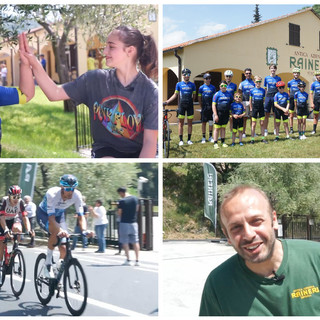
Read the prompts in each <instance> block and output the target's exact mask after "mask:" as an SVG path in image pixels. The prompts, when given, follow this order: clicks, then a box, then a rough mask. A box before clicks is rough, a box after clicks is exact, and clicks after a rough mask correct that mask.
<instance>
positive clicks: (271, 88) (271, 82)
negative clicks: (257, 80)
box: [264, 76, 281, 96]
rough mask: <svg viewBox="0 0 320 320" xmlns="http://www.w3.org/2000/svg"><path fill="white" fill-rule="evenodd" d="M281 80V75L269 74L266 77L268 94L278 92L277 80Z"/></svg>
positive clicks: (271, 94) (265, 82)
mask: <svg viewBox="0 0 320 320" xmlns="http://www.w3.org/2000/svg"><path fill="white" fill-rule="evenodd" d="M278 81H281V78H280V77H279V76H274V77H272V76H267V77H265V78H264V87H265V89H266V91H267V96H274V95H275V94H276V93H277V92H278V89H277V86H276V84H277V82H278Z"/></svg>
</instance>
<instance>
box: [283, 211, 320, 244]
mask: <svg viewBox="0 0 320 320" xmlns="http://www.w3.org/2000/svg"><path fill="white" fill-rule="evenodd" d="M281 225H282V237H283V238H287V239H288V238H291V239H306V240H316V241H319V240H320V219H319V218H317V217H311V216H302V215H295V216H286V215H284V216H282V217H281Z"/></svg>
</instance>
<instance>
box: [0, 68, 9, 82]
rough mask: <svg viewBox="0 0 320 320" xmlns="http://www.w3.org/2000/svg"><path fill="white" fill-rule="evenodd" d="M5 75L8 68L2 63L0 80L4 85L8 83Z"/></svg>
mask: <svg viewBox="0 0 320 320" xmlns="http://www.w3.org/2000/svg"><path fill="white" fill-rule="evenodd" d="M7 75H8V69H7V66H6V64H5V63H3V64H2V65H1V81H2V85H3V86H4V87H6V86H7V85H8V82H7Z"/></svg>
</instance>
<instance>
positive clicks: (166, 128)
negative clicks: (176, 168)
mask: <svg viewBox="0 0 320 320" xmlns="http://www.w3.org/2000/svg"><path fill="white" fill-rule="evenodd" d="M173 111H175V112H177V115H178V110H177V109H172V110H171V109H163V128H162V136H163V157H164V158H169V152H170V140H171V138H170V135H171V132H172V131H171V129H170V124H169V119H170V117H171V116H172V115H171V114H170V112H173Z"/></svg>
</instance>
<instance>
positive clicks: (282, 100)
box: [274, 92, 289, 108]
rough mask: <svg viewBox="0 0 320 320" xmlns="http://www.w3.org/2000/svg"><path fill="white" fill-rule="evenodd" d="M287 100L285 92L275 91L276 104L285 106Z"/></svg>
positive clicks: (287, 96)
mask: <svg viewBox="0 0 320 320" xmlns="http://www.w3.org/2000/svg"><path fill="white" fill-rule="evenodd" d="M288 101H289V95H288V94H287V93H286V92H283V93H280V92H278V93H276V95H275V96H274V102H275V103H276V102H277V103H278V105H279V106H280V107H282V108H286V107H287V104H288Z"/></svg>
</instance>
